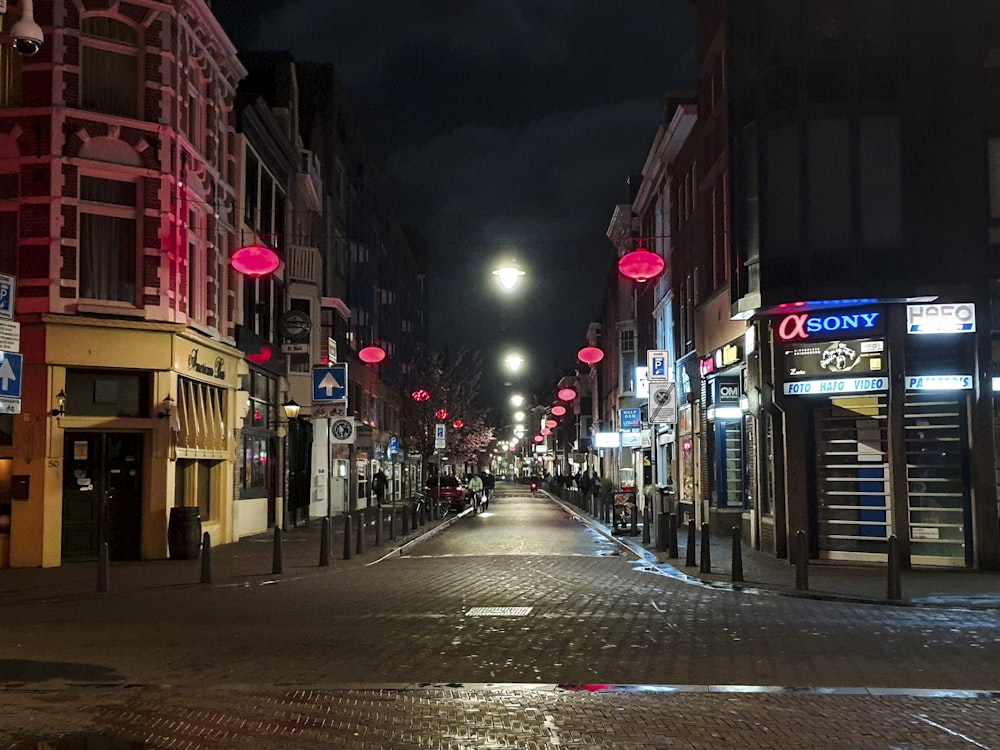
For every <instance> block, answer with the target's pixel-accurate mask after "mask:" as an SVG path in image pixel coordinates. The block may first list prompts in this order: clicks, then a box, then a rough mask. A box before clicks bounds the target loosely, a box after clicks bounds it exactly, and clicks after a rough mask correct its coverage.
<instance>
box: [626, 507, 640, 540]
mask: <svg viewBox="0 0 1000 750" xmlns="http://www.w3.org/2000/svg"><path fill="white" fill-rule="evenodd" d="M628 533H629V535H631V536H635V535H636V534H638V533H639V506H638V505H633V506H632V512H631V513H629V529H628Z"/></svg>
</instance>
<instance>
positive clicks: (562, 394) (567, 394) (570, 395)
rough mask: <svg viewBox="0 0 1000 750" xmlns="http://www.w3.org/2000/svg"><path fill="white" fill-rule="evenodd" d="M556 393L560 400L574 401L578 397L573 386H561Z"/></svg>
mask: <svg viewBox="0 0 1000 750" xmlns="http://www.w3.org/2000/svg"><path fill="white" fill-rule="evenodd" d="M556 395H557V396H558V397H559V400H560V401H572V400H573V399H574V398H576V391H575V390H574V389H573V388H560V389H559V393H557V394H556Z"/></svg>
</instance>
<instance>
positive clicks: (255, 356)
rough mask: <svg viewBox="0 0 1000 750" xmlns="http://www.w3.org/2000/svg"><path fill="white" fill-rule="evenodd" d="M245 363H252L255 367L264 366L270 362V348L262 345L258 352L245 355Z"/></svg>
mask: <svg viewBox="0 0 1000 750" xmlns="http://www.w3.org/2000/svg"><path fill="white" fill-rule="evenodd" d="M247 361H248V362H253V363H254V364H255V365H266V364H267V363H268V362H270V361H271V347H270V346H268V345H267V344H264V345H263V346H262V347H261V348H260V351H259V352H253V353H250V354H247Z"/></svg>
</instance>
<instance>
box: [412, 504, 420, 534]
mask: <svg viewBox="0 0 1000 750" xmlns="http://www.w3.org/2000/svg"><path fill="white" fill-rule="evenodd" d="M410 516H411V518H410V528H411V529H413V531H416V530H417V528H418V527H419V526H420V511H419V510H418V509H417V507H416V506H414V507H413V508H411V509H410Z"/></svg>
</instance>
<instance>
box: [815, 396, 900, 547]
mask: <svg viewBox="0 0 1000 750" xmlns="http://www.w3.org/2000/svg"><path fill="white" fill-rule="evenodd" d="M887 414H888V406H887V397H886V395H885V394H879V395H875V396H846V397H837V398H833V399H830V401H829V402H827V403H825V404H822V405H818V406H817V407H816V408H815V409H814V410H813V438H814V446H815V462H814V466H815V474H816V476H815V481H814V487H815V493H816V495H815V501H814V502H813V503H812V507H811V508H810V515H811V518H810V522H811V525H812V527H813V533H812V534H811V536H812V539H811V542H812V544H811V545H810V546H811V547H813V550H814V551H815V553H816V554H817V556H818V557H819V558H821V559H829V560H867V561H871V562H883V563H884V562H885V560H886V550H887V548H888V547H887V543H888V539H889V535H890V534H892V533H893V531H892V514H891V512H890V509H891V498H892V494H891V484H890V472H889V458H888V436H887V418H886V417H887Z"/></svg>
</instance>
